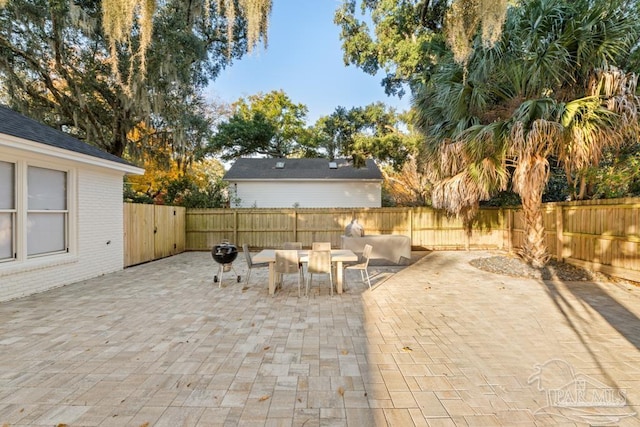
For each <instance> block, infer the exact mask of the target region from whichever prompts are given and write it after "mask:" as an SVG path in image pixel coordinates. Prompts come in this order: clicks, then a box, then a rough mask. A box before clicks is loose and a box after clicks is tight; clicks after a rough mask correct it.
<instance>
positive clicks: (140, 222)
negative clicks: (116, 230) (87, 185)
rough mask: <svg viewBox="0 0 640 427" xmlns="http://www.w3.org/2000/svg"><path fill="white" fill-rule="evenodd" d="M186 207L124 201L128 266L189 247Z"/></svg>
mask: <svg viewBox="0 0 640 427" xmlns="http://www.w3.org/2000/svg"><path fill="white" fill-rule="evenodd" d="M185 217H186V208H183V207H178V206H160V205H145V204H136V203H125V204H124V266H125V267H129V266H132V265H136V264H141V263H143V262H147V261H153V260H155V259H160V258H164V257H167V256H170V255H175V254H178V253H180V252H184V250H185Z"/></svg>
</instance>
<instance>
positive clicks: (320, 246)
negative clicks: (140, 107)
mask: <svg viewBox="0 0 640 427" xmlns="http://www.w3.org/2000/svg"><path fill="white" fill-rule="evenodd" d="M311 250H312V251H330V250H331V242H313V243H312V244H311Z"/></svg>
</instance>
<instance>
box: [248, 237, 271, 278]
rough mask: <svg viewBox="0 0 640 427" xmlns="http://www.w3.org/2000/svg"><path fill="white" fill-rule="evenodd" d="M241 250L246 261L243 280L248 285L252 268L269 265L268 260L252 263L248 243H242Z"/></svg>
mask: <svg viewBox="0 0 640 427" xmlns="http://www.w3.org/2000/svg"><path fill="white" fill-rule="evenodd" d="M242 252H244V259H245V260H246V261H247V269H248V270H247V279H246V280H245V286H248V285H249V279H250V278H251V270H253V269H254V268H263V267H269V263H268V262H260V263H254V262H253V260H252V259H251V253H249V245H248V244H246V243H244V244H243V245H242Z"/></svg>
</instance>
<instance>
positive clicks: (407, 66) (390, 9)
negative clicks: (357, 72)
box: [334, 0, 448, 96]
mask: <svg viewBox="0 0 640 427" xmlns="http://www.w3.org/2000/svg"><path fill="white" fill-rule="evenodd" d="M357 3H358V2H357V1H356V0H346V1H344V3H343V5H342V6H341V7H340V8H339V9H338V10H337V11H336V13H335V16H334V22H335V23H336V24H337V25H338V26H339V27H340V28H341V32H340V39H341V40H342V50H343V52H344V63H345V64H346V65H350V64H353V65H355V66H357V67H359V68H361V69H362V70H363V71H364V72H366V73H368V74H371V75H376V74H377V73H378V72H379V71H383V72H385V73H386V76H385V77H384V79H383V85H384V87H385V91H386V92H387V94H398V95H400V96H402V95H404V93H405V86H406V84H409V86H410V87H411V86H412V85H413V84H415V83H416V82H419V81H422V79H423V78H424V76H425V75H429V74H430V73H431V70H432V69H433V67H434V66H435V65H437V59H438V57H440V56H441V55H442V53H443V52H445V51H446V44H445V39H444V36H443V34H442V27H443V23H444V16H445V12H446V10H447V7H448V1H446V0H433V1H427V0H404V1H396V0H362V1H361V2H360V7H359V8H358V7H357ZM357 9H359V12H360V15H361V18H359V17H358V15H359V14H358V12H357Z"/></svg>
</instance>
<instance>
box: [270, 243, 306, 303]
mask: <svg viewBox="0 0 640 427" xmlns="http://www.w3.org/2000/svg"><path fill="white" fill-rule="evenodd" d="M274 267H275V269H274V271H275V273H276V274H277V275H278V282H279V283H280V285H282V282H283V279H284V275H285V274H294V273H297V274H298V297H300V284H301V283H302V280H303V277H302V267H301V265H300V256H299V255H298V251H297V250H295V249H278V250H276V263H275V266H274Z"/></svg>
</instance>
